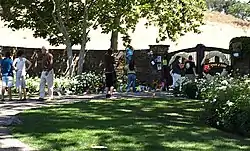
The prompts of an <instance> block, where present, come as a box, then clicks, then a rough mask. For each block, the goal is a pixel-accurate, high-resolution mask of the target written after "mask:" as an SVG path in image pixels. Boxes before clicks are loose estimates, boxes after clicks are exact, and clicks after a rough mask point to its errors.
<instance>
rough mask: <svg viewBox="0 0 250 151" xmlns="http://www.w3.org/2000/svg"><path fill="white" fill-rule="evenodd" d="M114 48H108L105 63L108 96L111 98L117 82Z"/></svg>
mask: <svg viewBox="0 0 250 151" xmlns="http://www.w3.org/2000/svg"><path fill="white" fill-rule="evenodd" d="M112 51H113V50H112V49H111V48H110V49H108V52H107V53H106V54H105V59H104V64H105V77H106V80H105V83H106V98H110V97H111V96H112V94H113V90H114V82H115V69H114V64H115V59H114V57H113V56H112Z"/></svg>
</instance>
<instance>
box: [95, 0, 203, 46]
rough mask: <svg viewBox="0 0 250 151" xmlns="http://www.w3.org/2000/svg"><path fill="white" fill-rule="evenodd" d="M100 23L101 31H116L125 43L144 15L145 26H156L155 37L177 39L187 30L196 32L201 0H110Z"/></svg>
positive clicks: (201, 9) (201, 8) (201, 10)
mask: <svg viewBox="0 0 250 151" xmlns="http://www.w3.org/2000/svg"><path fill="white" fill-rule="evenodd" d="M105 5H106V6H105V8H107V7H108V9H104V11H103V14H102V15H101V17H100V18H99V20H98V21H99V24H100V25H101V28H102V30H103V32H104V33H109V32H110V31H118V32H119V33H121V34H122V35H123V41H124V45H127V44H128V43H130V42H131V38H130V35H129V31H132V32H134V31H135V28H136V25H137V23H138V22H139V19H141V18H146V19H147V22H146V23H145V25H146V26H147V27H148V26H149V25H155V26H156V27H157V28H158V31H159V33H158V40H157V41H163V40H165V39H166V38H170V39H171V40H176V39H177V38H178V37H179V36H181V35H183V34H185V33H186V32H189V31H194V32H199V31H198V27H199V26H200V25H201V24H202V23H203V11H204V10H205V9H206V7H205V2H204V1H203V0H184V1H179V0H174V1H162V0H156V1H145V0H129V1H128V0H126V1H125V0H120V1H116V0H111V1H108V2H107V3H106V4H105Z"/></svg>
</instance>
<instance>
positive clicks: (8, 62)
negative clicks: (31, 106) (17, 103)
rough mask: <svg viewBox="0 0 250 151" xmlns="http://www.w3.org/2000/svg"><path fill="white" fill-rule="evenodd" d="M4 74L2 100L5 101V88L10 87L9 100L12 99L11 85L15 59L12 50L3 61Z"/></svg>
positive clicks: (2, 71) (2, 70) (2, 72)
mask: <svg viewBox="0 0 250 151" xmlns="http://www.w3.org/2000/svg"><path fill="white" fill-rule="evenodd" d="M1 74H2V101H4V94H5V89H6V88H8V94H9V100H10V101H11V100H12V94H11V87H12V84H13V61H12V59H11V54H10V52H6V53H5V58H4V59H3V60H2V61H1Z"/></svg>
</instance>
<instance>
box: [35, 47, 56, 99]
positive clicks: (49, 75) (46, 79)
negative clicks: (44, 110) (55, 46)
mask: <svg viewBox="0 0 250 151" xmlns="http://www.w3.org/2000/svg"><path fill="white" fill-rule="evenodd" d="M42 54H43V58H42V69H43V71H42V73H41V81H40V98H39V100H44V97H45V85H46V83H47V84H48V90H49V93H48V94H49V100H52V99H53V89H54V70H53V55H52V54H51V53H49V51H48V49H46V48H45V47H44V46H43V47H42Z"/></svg>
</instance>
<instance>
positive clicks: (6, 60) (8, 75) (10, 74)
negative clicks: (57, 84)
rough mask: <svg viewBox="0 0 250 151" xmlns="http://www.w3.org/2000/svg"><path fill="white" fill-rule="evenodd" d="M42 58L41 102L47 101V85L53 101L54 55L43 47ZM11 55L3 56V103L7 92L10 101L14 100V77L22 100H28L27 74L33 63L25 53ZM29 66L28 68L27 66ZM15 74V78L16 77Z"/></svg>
mask: <svg viewBox="0 0 250 151" xmlns="http://www.w3.org/2000/svg"><path fill="white" fill-rule="evenodd" d="M41 51H42V54H43V58H42V69H43V70H42V73H41V81H40V89H39V91H40V97H39V100H45V85H46V83H47V84H48V94H49V99H53V79H54V71H53V55H52V54H51V53H49V51H48V50H47V49H46V48H45V47H42V49H41ZM15 55H16V58H14V57H13V56H14V54H11V52H10V51H7V52H5V55H4V57H3V56H1V59H0V66H1V68H0V69H1V79H2V98H1V99H2V101H5V91H6V90H7V91H8V96H9V100H12V93H11V92H12V89H11V88H12V87H13V82H14V77H15V81H16V88H17V90H18V93H19V99H20V100H26V99H27V94H26V80H25V77H26V72H27V71H28V70H30V69H31V67H32V63H31V61H29V60H28V59H26V58H25V57H24V51H23V50H18V52H17V53H16V54H15ZM27 65H28V66H27ZM14 74H15V76H14Z"/></svg>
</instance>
